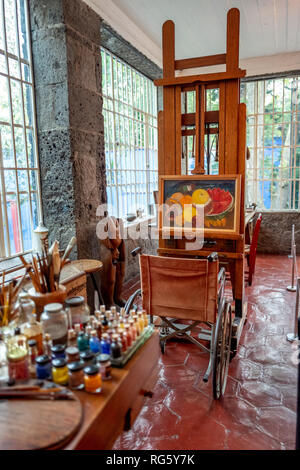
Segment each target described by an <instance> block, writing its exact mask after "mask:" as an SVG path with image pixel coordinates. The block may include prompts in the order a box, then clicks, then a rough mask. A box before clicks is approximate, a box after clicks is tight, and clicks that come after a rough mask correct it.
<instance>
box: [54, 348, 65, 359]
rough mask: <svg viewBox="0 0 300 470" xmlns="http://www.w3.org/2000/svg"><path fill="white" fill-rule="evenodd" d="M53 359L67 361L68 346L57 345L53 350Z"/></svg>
mask: <svg viewBox="0 0 300 470" xmlns="http://www.w3.org/2000/svg"><path fill="white" fill-rule="evenodd" d="M51 356H52V359H61V358H62V359H65V358H66V345H65V344H55V345H54V346H52V348H51Z"/></svg>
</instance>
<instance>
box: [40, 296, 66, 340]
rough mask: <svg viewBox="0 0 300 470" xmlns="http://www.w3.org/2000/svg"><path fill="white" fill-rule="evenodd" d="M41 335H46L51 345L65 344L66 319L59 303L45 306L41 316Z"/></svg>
mask: <svg viewBox="0 0 300 470" xmlns="http://www.w3.org/2000/svg"><path fill="white" fill-rule="evenodd" d="M41 324H42V328H43V333H44V334H46V333H48V334H49V335H50V337H51V339H52V342H53V344H67V341H68V317H67V314H66V312H65V311H64V310H63V306H62V305H61V304H59V303H53V304H48V305H45V307H44V311H43V313H42V315H41Z"/></svg>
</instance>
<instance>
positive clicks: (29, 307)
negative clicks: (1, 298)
mask: <svg viewBox="0 0 300 470" xmlns="http://www.w3.org/2000/svg"><path fill="white" fill-rule="evenodd" d="M17 308H18V311H19V318H18V324H19V325H23V324H24V323H26V322H27V321H28V319H29V317H30V315H32V314H33V313H35V303H34V302H33V300H31V298H30V297H29V294H28V292H25V291H23V292H20V294H19V295H18V302H17Z"/></svg>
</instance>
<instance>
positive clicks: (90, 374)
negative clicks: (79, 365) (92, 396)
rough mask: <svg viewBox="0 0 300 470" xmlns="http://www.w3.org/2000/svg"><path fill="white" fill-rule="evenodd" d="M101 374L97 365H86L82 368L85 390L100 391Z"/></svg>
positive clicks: (90, 391)
mask: <svg viewBox="0 0 300 470" xmlns="http://www.w3.org/2000/svg"><path fill="white" fill-rule="evenodd" d="M101 384H102V381H101V375H100V370H99V367H98V366H88V367H85V368H84V386H85V391H86V392H89V393H100V392H101Z"/></svg>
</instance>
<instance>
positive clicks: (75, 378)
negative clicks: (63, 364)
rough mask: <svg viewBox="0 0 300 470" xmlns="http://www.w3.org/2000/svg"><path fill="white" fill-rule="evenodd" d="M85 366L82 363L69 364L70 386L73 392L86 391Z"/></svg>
mask: <svg viewBox="0 0 300 470" xmlns="http://www.w3.org/2000/svg"><path fill="white" fill-rule="evenodd" d="M84 367H85V364H84V363H83V362H80V361H76V362H71V363H70V364H68V371H69V386H70V387H71V388H72V390H82V389H84V372H83V369H84Z"/></svg>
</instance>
